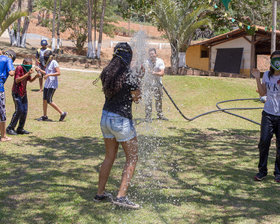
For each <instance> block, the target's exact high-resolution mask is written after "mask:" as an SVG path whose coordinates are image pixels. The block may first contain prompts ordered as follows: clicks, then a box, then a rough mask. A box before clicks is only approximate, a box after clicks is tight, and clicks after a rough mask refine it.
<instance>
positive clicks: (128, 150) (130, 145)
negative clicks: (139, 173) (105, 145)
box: [117, 137, 138, 198]
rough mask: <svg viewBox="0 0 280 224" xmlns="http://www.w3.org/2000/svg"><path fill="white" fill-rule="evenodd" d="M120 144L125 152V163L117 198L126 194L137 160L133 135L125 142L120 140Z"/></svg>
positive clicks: (136, 144) (135, 139)
mask: <svg viewBox="0 0 280 224" xmlns="http://www.w3.org/2000/svg"><path fill="white" fill-rule="evenodd" d="M121 145H122V147H123V149H124V152H125V156H126V163H125V166H124V168H123V174H122V181H121V186H120V189H119V193H118V195H117V197H118V198H120V197H123V196H125V195H126V192H127V189H128V186H129V183H130V180H131V178H132V176H133V173H134V170H135V167H136V163H137V160H138V143H137V137H134V138H133V139H131V140H129V141H127V142H121Z"/></svg>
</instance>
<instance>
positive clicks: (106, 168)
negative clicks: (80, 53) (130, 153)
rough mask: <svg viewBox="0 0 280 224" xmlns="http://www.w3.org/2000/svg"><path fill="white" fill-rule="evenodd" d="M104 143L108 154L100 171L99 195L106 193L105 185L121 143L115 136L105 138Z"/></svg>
mask: <svg viewBox="0 0 280 224" xmlns="http://www.w3.org/2000/svg"><path fill="white" fill-rule="evenodd" d="M104 143H105V149H106V154H105V159H104V161H103V163H102V165H101V167H100V171H99V183H98V191H97V194H98V195H102V194H104V191H105V186H106V183H107V181H108V178H109V175H110V172H111V169H112V166H113V164H114V161H115V159H116V155H117V152H118V148H119V143H118V142H117V141H116V139H115V138H104Z"/></svg>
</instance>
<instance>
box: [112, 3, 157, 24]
mask: <svg viewBox="0 0 280 224" xmlns="http://www.w3.org/2000/svg"><path fill="white" fill-rule="evenodd" d="M155 3H156V0H137V1H135V0H124V1H122V0H115V4H117V5H118V10H116V13H117V14H118V15H120V16H122V17H123V18H124V19H132V20H134V21H137V22H151V21H152V19H151V17H150V16H149V14H150V13H151V10H152V8H153V6H154V4H155Z"/></svg>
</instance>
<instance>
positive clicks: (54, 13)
mask: <svg viewBox="0 0 280 224" xmlns="http://www.w3.org/2000/svg"><path fill="white" fill-rule="evenodd" d="M55 17H56V0H54V6H53V21H52V51H54V50H55Z"/></svg>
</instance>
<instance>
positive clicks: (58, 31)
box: [56, 0, 61, 53]
mask: <svg viewBox="0 0 280 224" xmlns="http://www.w3.org/2000/svg"><path fill="white" fill-rule="evenodd" d="M60 17H61V0H59V6H58V15H57V29H56V35H57V48H56V49H57V52H58V53H59V47H60V44H61V39H60Z"/></svg>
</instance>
